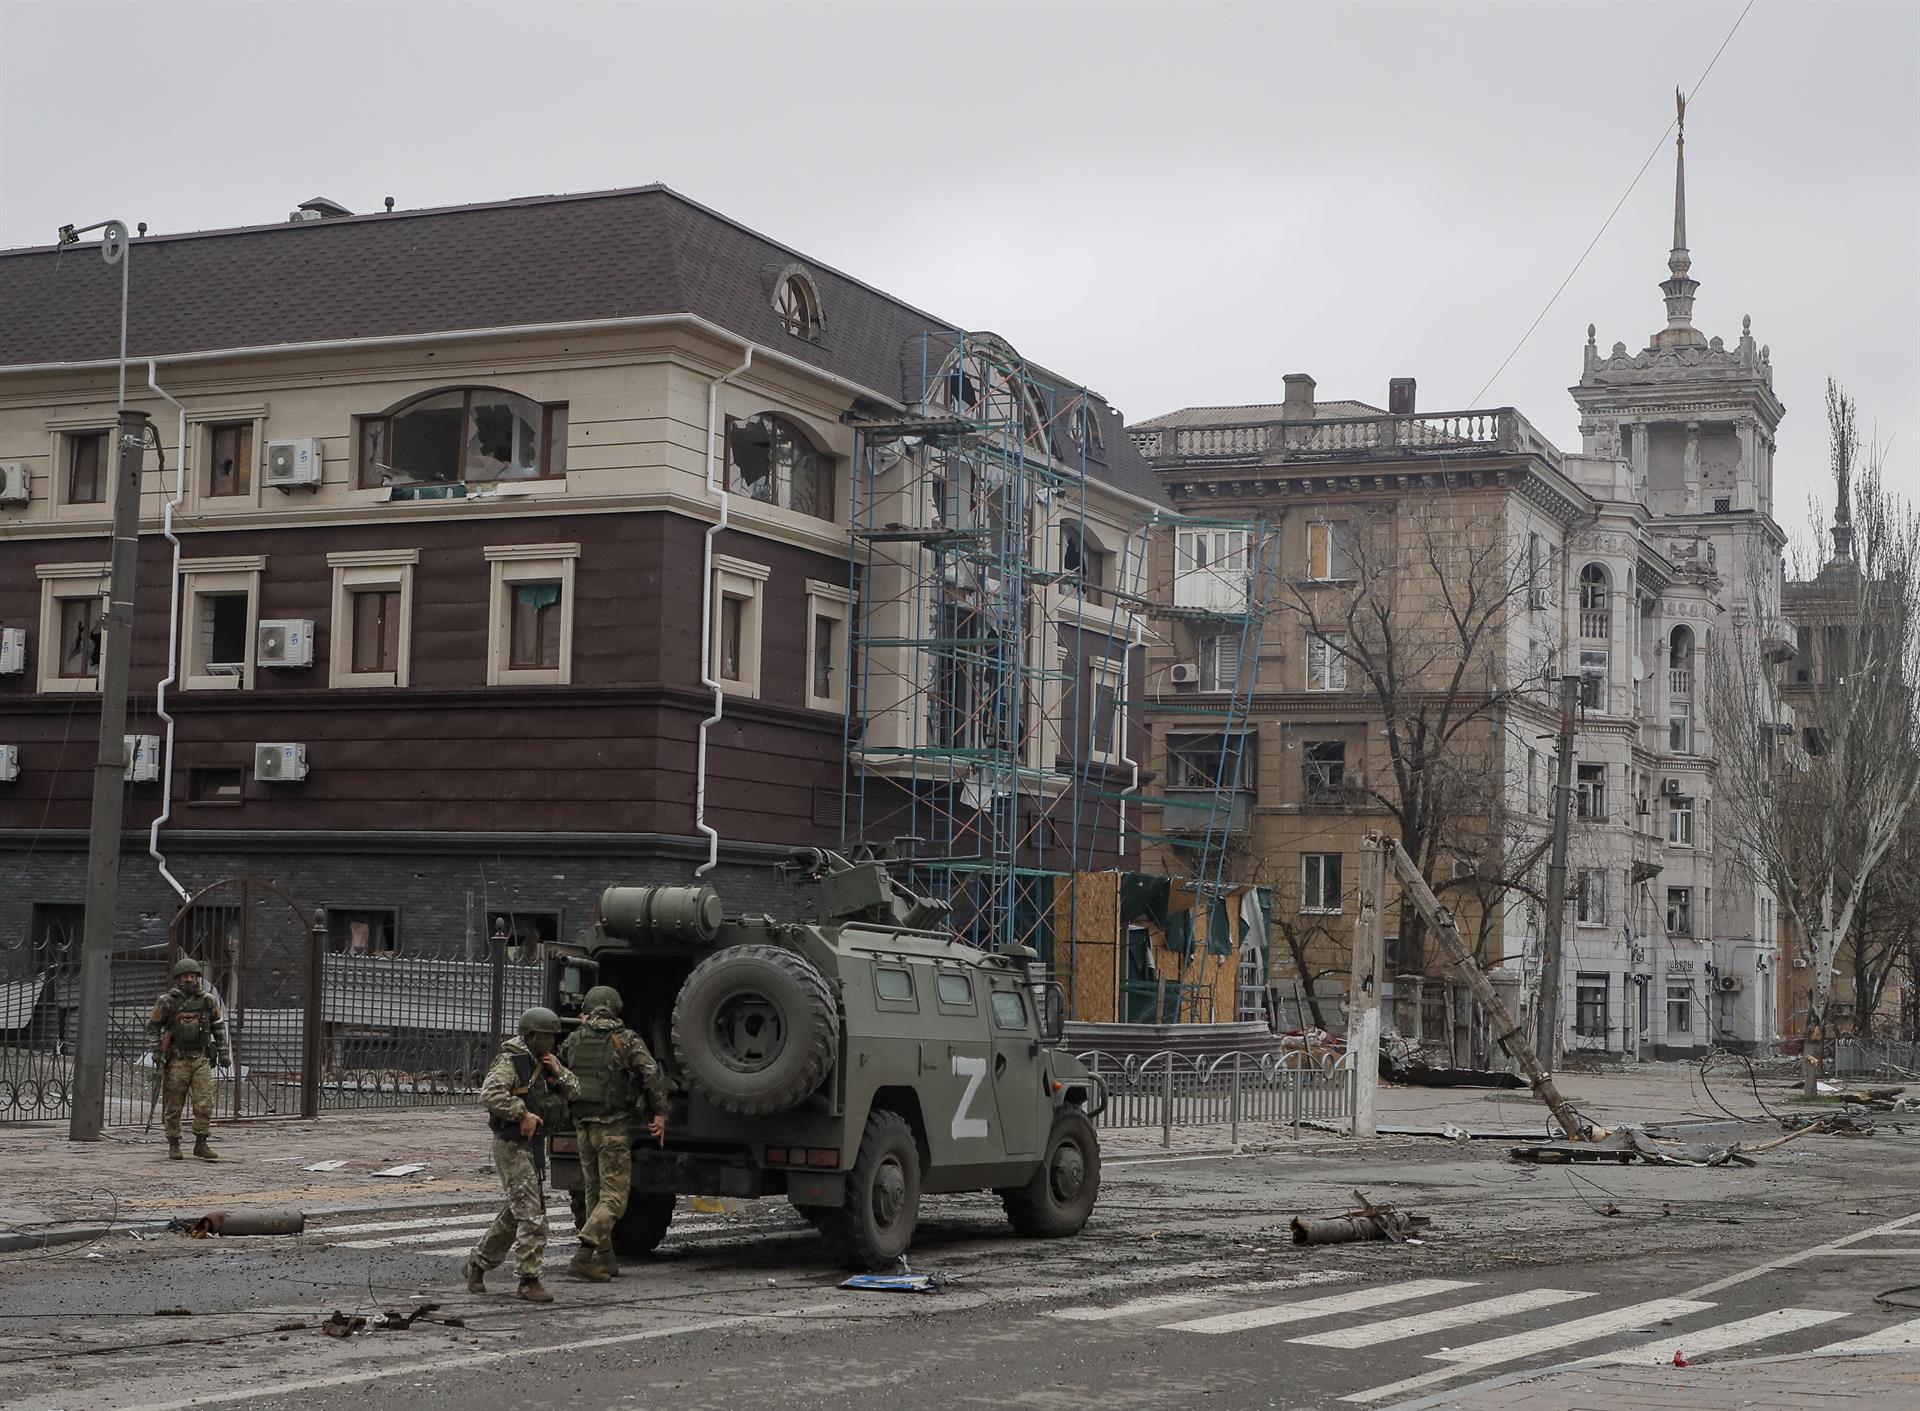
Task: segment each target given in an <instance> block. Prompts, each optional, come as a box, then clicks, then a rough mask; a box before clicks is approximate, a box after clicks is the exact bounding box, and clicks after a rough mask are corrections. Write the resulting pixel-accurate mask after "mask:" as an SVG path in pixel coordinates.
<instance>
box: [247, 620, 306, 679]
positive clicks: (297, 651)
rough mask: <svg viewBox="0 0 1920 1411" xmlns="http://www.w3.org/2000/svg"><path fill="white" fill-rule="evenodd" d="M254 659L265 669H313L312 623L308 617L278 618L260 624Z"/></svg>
mask: <svg viewBox="0 0 1920 1411" xmlns="http://www.w3.org/2000/svg"><path fill="white" fill-rule="evenodd" d="M254 660H256V661H257V662H259V663H260V665H262V666H279V667H293V666H312V665H313V623H312V622H310V621H308V620H307V619H305V618H275V619H273V620H271V621H267V622H263V623H261V624H260V639H259V641H258V643H256V650H255V652H254Z"/></svg>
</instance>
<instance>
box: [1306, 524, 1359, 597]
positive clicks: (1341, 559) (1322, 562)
mask: <svg viewBox="0 0 1920 1411" xmlns="http://www.w3.org/2000/svg"><path fill="white" fill-rule="evenodd" d="M1352 576H1353V528H1352V526H1351V525H1348V524H1345V523H1327V522H1324V521H1323V522H1317V523H1314V524H1309V525H1308V526H1307V577H1309V578H1312V579H1317V580H1319V581H1321V582H1326V581H1329V580H1333V579H1339V578H1351V577H1352Z"/></svg>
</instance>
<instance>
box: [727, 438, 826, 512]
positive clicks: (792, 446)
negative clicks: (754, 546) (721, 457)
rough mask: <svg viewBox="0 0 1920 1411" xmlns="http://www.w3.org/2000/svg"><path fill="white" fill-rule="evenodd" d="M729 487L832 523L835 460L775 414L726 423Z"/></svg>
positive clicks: (748, 495)
mask: <svg viewBox="0 0 1920 1411" xmlns="http://www.w3.org/2000/svg"><path fill="white" fill-rule="evenodd" d="M727 488H728V489H729V490H731V491H732V492H733V493H734V494H736V495H745V496H746V497H747V498H749V499H752V500H758V501H760V502H761V503H762V504H766V505H780V506H781V507H783V508H785V509H790V510H798V511H799V512H800V513H801V514H810V515H812V516H814V517H815V518H816V519H827V520H830V519H832V518H833V458H832V457H831V456H826V455H822V454H821V453H820V452H819V451H817V450H815V449H814V447H813V443H812V442H811V441H809V440H808V439H807V437H806V433H805V432H803V431H802V430H801V429H800V428H799V427H798V426H796V425H794V423H792V422H791V421H788V420H787V419H786V418H785V417H783V416H776V415H774V414H773V413H772V412H761V413H760V414H759V415H758V416H750V417H748V418H747V419H746V420H745V421H733V420H731V419H729V421H728V422H727Z"/></svg>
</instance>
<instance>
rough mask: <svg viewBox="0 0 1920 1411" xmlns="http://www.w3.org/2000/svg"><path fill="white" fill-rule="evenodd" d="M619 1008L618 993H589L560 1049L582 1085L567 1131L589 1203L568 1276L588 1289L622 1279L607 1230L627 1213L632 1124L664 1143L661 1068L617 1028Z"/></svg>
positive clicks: (636, 1039)
mask: <svg viewBox="0 0 1920 1411" xmlns="http://www.w3.org/2000/svg"><path fill="white" fill-rule="evenodd" d="M620 1008H621V1004H620V992H619V991H618V990H616V989H614V988H613V986H611V985H595V986H594V987H593V988H592V989H590V990H588V991H587V992H586V994H585V995H584V996H583V997H582V998H581V1001H580V1012H581V1014H582V1015H583V1016H584V1017H583V1019H582V1022H581V1024H580V1027H579V1028H578V1029H575V1030H574V1031H573V1032H572V1033H571V1034H569V1035H567V1041H566V1043H564V1044H562V1045H561V1047H560V1057H561V1060H562V1061H563V1062H564V1063H565V1064H566V1065H567V1067H569V1068H571V1069H572V1070H573V1071H574V1073H575V1074H576V1075H578V1077H579V1079H580V1097H579V1099H578V1100H577V1101H576V1102H575V1103H574V1104H573V1126H574V1132H575V1134H576V1135H577V1136H578V1138H579V1141H580V1174H581V1178H582V1180H583V1181H584V1183H585V1185H586V1200H587V1218H586V1219H585V1220H584V1221H582V1222H581V1225H580V1248H579V1250H578V1251H577V1252H576V1253H575V1254H574V1256H573V1262H572V1263H571V1264H569V1265H568V1266H567V1268H568V1269H569V1270H570V1271H571V1272H572V1273H574V1274H575V1275H577V1276H578V1277H580V1278H583V1279H586V1280H588V1281H590V1282H592V1283H602V1282H604V1281H606V1280H607V1279H609V1278H618V1277H619V1276H620V1261H619V1259H618V1257H617V1256H616V1254H615V1252H614V1248H613V1227H614V1226H615V1225H616V1224H618V1223H619V1221H620V1217H621V1216H623V1215H625V1214H626V1213H627V1197H628V1195H629V1194H631V1192H632V1189H633V1119H634V1118H635V1117H640V1118H642V1119H643V1120H644V1121H645V1122H646V1124H647V1135H648V1136H650V1137H652V1138H653V1139H654V1140H655V1141H656V1142H662V1143H664V1142H665V1141H666V1137H667V1089H666V1085H665V1084H664V1083H663V1082H661V1080H660V1065H659V1064H657V1063H655V1062H654V1060H653V1055H652V1053H650V1052H648V1050H647V1046H646V1044H645V1043H644V1042H642V1040H641V1038H640V1036H639V1035H638V1034H636V1033H634V1032H633V1031H632V1030H631V1029H629V1028H627V1027H626V1025H624V1024H622V1023H621V1022H620ZM643 1105H644V1110H643Z"/></svg>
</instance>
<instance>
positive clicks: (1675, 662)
mask: <svg viewBox="0 0 1920 1411" xmlns="http://www.w3.org/2000/svg"><path fill="white" fill-rule="evenodd" d="M1667 665H1668V666H1670V667H1672V668H1673V669H1674V670H1675V671H1683V670H1691V669H1692V667H1693V629H1692V628H1691V627H1686V626H1681V627H1676V628H1674V629H1673V637H1672V645H1671V646H1670V647H1669V648H1668V656H1667Z"/></svg>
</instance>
